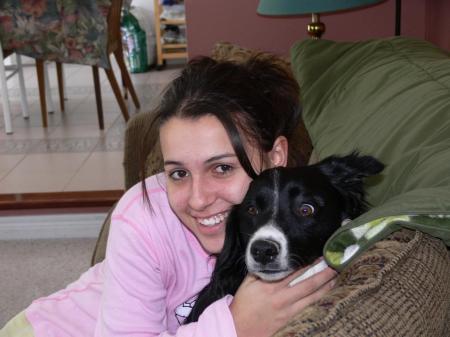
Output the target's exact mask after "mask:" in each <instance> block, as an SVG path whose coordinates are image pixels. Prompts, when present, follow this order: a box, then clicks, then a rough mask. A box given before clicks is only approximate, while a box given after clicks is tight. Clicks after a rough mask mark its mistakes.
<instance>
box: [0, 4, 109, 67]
mask: <svg viewBox="0 0 450 337" xmlns="http://www.w3.org/2000/svg"><path fill="white" fill-rule="evenodd" d="M110 6H111V0H1V1H0V41H1V43H2V45H3V49H5V50H14V51H16V52H17V53H19V54H22V55H26V56H30V57H33V58H41V59H45V60H51V61H60V62H63V63H77V64H86V65H97V66H100V67H103V68H109V67H110V64H109V59H108V55H107V52H106V46H107V39H108V29H107V16H108V11H109V8H110Z"/></svg>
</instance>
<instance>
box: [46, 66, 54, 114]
mask: <svg viewBox="0 0 450 337" xmlns="http://www.w3.org/2000/svg"><path fill="white" fill-rule="evenodd" d="M44 85H45V95H46V99H47V104H48V113H49V114H52V113H54V112H55V105H54V104H53V99H52V92H51V88H50V81H49V76H48V68H47V65H46V64H45V62H44Z"/></svg>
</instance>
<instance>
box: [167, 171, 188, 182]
mask: <svg viewBox="0 0 450 337" xmlns="http://www.w3.org/2000/svg"><path fill="white" fill-rule="evenodd" d="M187 176H188V173H187V172H186V171H184V170H176V171H173V172H171V173H170V174H169V177H170V178H172V179H173V180H181V179H183V178H185V177H187Z"/></svg>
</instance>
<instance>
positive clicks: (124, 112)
mask: <svg viewBox="0 0 450 337" xmlns="http://www.w3.org/2000/svg"><path fill="white" fill-rule="evenodd" d="M105 73H106V76H107V77H108V80H109V83H110V84H111V88H112V90H113V92H114V95H115V96H116V99H117V103H119V107H120V111H122V115H123V118H124V119H125V121H128V119H130V115H129V114H128V109H127V106H126V104H125V100H124V99H123V97H122V93H121V92H120V87H119V84H118V83H117V80H116V77H115V76H114V72H113V71H112V69H106V68H105Z"/></svg>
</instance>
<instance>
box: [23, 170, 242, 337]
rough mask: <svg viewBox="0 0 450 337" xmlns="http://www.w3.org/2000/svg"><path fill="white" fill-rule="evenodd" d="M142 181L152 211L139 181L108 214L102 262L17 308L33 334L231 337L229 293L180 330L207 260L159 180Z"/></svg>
mask: <svg viewBox="0 0 450 337" xmlns="http://www.w3.org/2000/svg"><path fill="white" fill-rule="evenodd" d="M146 184H147V190H148V194H149V197H150V200H151V207H152V211H150V210H149V207H148V205H147V204H146V203H145V201H144V200H143V192H142V189H141V186H140V184H137V185H136V186H134V187H133V188H131V189H130V190H128V191H127V192H126V193H125V195H124V196H123V197H122V198H121V200H120V201H119V203H118V204H117V206H116V208H115V210H114V213H113V215H112V220H111V229H110V233H109V238H108V247H107V254H106V259H105V261H103V262H101V263H99V264H97V265H95V266H93V267H92V268H90V269H89V270H88V271H87V272H86V273H84V274H83V275H82V276H81V277H80V279H78V280H77V281H75V282H74V283H72V284H70V285H69V286H67V288H66V289H63V290H61V291H58V292H56V293H54V294H52V295H50V296H48V297H44V298H40V299H38V300H36V301H34V302H33V303H32V304H31V305H30V306H29V307H28V308H27V309H26V310H25V315H26V317H27V318H28V320H29V321H30V323H31V325H32V327H33V330H34V332H35V336H36V337H44V336H48V337H69V336H70V337H89V336H95V337H115V336H127V337H137V336H139V337H144V336H179V337H188V336H189V337H214V336H223V337H236V331H235V327H234V323H233V318H232V315H231V313H230V310H229V307H228V306H229V304H230V302H231V300H232V296H226V297H224V298H222V299H220V300H218V301H216V302H215V303H213V304H212V305H211V306H209V307H208V308H207V309H206V310H205V311H204V312H203V314H202V315H201V317H200V319H199V321H198V322H196V323H191V324H188V325H181V323H182V321H183V319H184V317H186V316H187V315H188V314H189V312H190V308H191V307H192V305H193V303H194V302H195V298H196V296H197V294H198V292H199V291H200V290H201V289H202V288H203V287H204V286H205V285H206V284H207V283H208V282H209V279H210V276H211V272H212V270H213V268H214V263H215V259H214V258H212V257H210V256H209V255H208V254H207V253H206V252H205V251H204V250H203V248H202V247H201V245H200V243H199V242H198V241H197V239H196V237H195V236H194V235H193V234H192V233H191V232H190V231H189V230H188V229H187V228H186V227H185V226H184V225H183V224H182V223H181V222H180V220H179V219H178V218H177V216H176V215H175V214H174V213H173V211H172V210H171V208H170V206H169V202H168V199H167V193H166V188H165V185H166V182H165V177H164V175H163V174H159V175H156V176H153V177H150V178H148V179H147V180H146Z"/></svg>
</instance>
